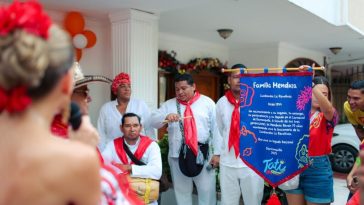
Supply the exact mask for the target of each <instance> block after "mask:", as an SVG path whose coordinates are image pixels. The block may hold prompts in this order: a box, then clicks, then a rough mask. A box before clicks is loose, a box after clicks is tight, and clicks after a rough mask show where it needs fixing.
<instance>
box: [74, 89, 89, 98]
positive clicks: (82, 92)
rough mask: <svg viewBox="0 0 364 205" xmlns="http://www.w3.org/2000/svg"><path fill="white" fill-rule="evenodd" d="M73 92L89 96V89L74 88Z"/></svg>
mask: <svg viewBox="0 0 364 205" xmlns="http://www.w3.org/2000/svg"><path fill="white" fill-rule="evenodd" d="M73 93H77V94H80V95H82V96H83V97H85V98H86V97H88V96H89V93H90V91H89V90H74V91H73Z"/></svg>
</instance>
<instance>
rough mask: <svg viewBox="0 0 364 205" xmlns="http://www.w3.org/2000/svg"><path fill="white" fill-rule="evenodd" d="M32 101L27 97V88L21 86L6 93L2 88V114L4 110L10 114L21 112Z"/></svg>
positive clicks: (0, 109) (0, 91)
mask: <svg viewBox="0 0 364 205" xmlns="http://www.w3.org/2000/svg"><path fill="white" fill-rule="evenodd" d="M30 103H32V99H31V98H30V97H29V96H28V95H27V89H26V87H25V86H19V87H16V88H13V89H11V90H10V91H8V92H7V91H5V90H4V89H3V88H1V87H0V113H1V112H2V111H3V110H6V111H8V112H9V113H14V112H21V111H23V110H25V109H26V108H27V107H28V106H29V105H30Z"/></svg>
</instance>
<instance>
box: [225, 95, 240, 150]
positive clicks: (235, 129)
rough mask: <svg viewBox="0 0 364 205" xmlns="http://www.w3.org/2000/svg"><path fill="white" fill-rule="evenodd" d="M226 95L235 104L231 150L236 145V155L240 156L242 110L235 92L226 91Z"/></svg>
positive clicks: (231, 128) (231, 130) (231, 125)
mask: <svg viewBox="0 0 364 205" xmlns="http://www.w3.org/2000/svg"><path fill="white" fill-rule="evenodd" d="M225 97H226V98H227V99H228V101H229V103H231V104H232V105H233V106H234V111H233V114H232V115H231V123H230V133H229V150H230V149H231V147H232V146H234V151H235V157H238V156H239V137H240V133H239V127H240V112H239V101H236V99H235V97H234V95H233V92H231V90H229V91H227V92H226V93H225Z"/></svg>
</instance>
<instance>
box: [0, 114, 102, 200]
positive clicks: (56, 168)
mask: <svg viewBox="0 0 364 205" xmlns="http://www.w3.org/2000/svg"><path fill="white" fill-rule="evenodd" d="M4 120H5V119H4V117H3V116H1V117H0V124H1V125H2V126H1V127H0V133H2V134H1V135H2V136H3V137H2V138H1V139H0V142H1V143H0V150H2V153H3V154H2V155H0V161H1V162H2V165H1V167H2V168H1V169H0V181H1V186H0V204H7V205H10V204H36V205H41V204H44V205H50V204H52V205H57V204H59V205H65V204H87V205H88V204H97V203H95V202H97V201H98V200H99V197H100V196H99V194H100V193H99V192H100V191H99V189H100V188H99V186H100V177H99V176H100V175H99V172H98V169H99V165H98V161H97V156H96V153H95V150H93V149H91V148H89V147H87V146H84V145H83V144H80V143H77V142H71V141H65V140H63V139H58V138H55V137H52V136H51V134H50V133H47V132H45V131H43V129H41V127H40V126H39V124H36V123H34V124H31V123H26V121H24V123H25V124H18V126H15V127H13V126H14V125H15V124H17V123H15V122H12V120H10V122H9V119H7V120H8V121H7V122H5V121H4ZM14 130H16V131H14ZM81 162H82V163H81ZM89 193H94V194H93V195H90V194H89Z"/></svg>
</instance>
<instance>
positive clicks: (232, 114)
mask: <svg viewBox="0 0 364 205" xmlns="http://www.w3.org/2000/svg"><path fill="white" fill-rule="evenodd" d="M233 68H245V66H244V65H242V64H237V65H234V66H233ZM239 73H240V72H239V71H236V72H232V73H231V74H230V76H229V77H228V83H229V85H230V90H229V91H227V92H226V94H225V96H223V97H221V98H220V99H219V101H218V102H217V104H216V121H217V126H218V128H219V131H220V134H221V136H222V139H223V143H222V148H221V155H220V187H221V204H222V205H238V204H239V199H240V196H241V195H243V200H244V204H249V205H260V204H261V201H262V197H263V189H264V181H263V179H262V178H261V177H260V176H258V175H257V174H256V173H255V172H254V171H253V170H252V169H250V168H249V167H247V165H246V164H245V163H244V162H243V161H242V160H241V159H240V157H239V138H240V128H239V127H240V110H239V107H240V106H239V98H240V76H239Z"/></svg>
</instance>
